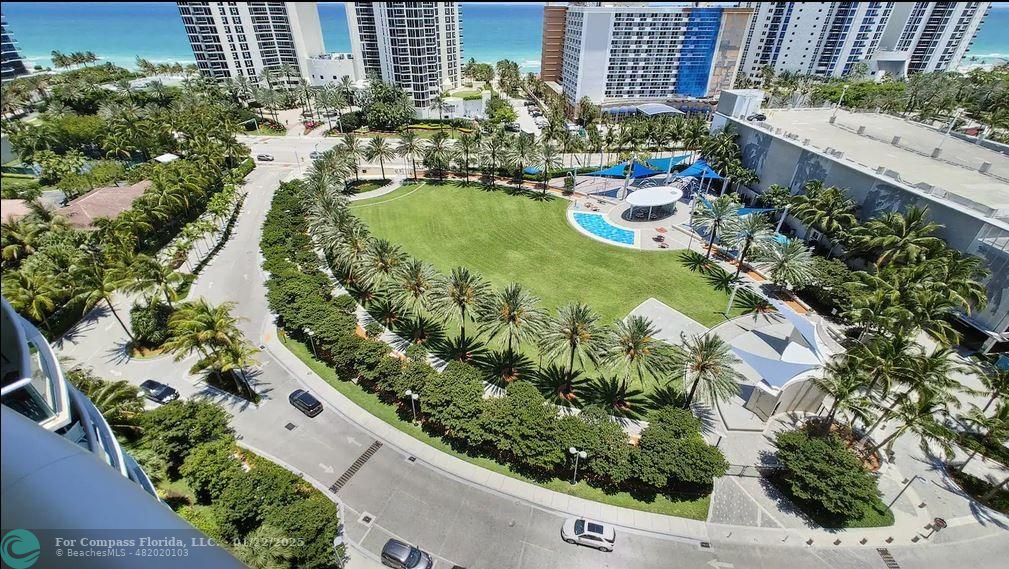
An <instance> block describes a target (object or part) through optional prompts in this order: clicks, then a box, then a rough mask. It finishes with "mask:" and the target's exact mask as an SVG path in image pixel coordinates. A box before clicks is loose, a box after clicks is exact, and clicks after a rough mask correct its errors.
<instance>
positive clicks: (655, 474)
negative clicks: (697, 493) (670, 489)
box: [634, 408, 729, 488]
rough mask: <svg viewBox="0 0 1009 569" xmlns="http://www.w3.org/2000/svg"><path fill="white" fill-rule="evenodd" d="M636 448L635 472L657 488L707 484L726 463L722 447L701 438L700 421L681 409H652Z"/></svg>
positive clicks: (722, 471) (722, 472) (717, 475)
mask: <svg viewBox="0 0 1009 569" xmlns="http://www.w3.org/2000/svg"><path fill="white" fill-rule="evenodd" d="M638 448H639V449H640V450H639V452H638V453H637V455H635V457H634V458H635V460H634V463H635V467H636V473H635V475H636V476H637V477H638V478H640V479H641V480H642V481H643V482H645V483H646V484H650V485H652V486H656V487H660V488H661V487H666V486H676V485H678V484H683V483H687V484H696V485H704V484H709V483H710V482H711V480H712V479H714V478H717V477H719V476H722V475H723V474H725V471H726V470H727V469H728V467H729V465H728V463H727V462H726V461H725V457H724V456H722V453H721V451H719V450H718V449H717V448H714V447H711V446H708V445H707V444H706V443H705V442H704V439H703V438H702V437H701V433H700V421H698V420H697V419H696V418H695V417H694V416H693V415H691V414H690V412H689V411H686V410H683V409H675V408H666V409H663V410H662V411H659V412H657V413H653V414H652V416H651V418H650V421H649V424H648V427H646V428H645V429H644V430H643V431H641V440H640V441H639V442H638Z"/></svg>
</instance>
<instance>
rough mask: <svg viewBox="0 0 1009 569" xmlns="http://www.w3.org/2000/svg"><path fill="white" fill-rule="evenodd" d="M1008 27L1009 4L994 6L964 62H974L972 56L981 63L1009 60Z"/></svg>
mask: <svg viewBox="0 0 1009 569" xmlns="http://www.w3.org/2000/svg"><path fill="white" fill-rule="evenodd" d="M1006 29H1009V6H994V7H992V9H991V12H989V13H988V17H987V18H986V19H985V22H984V24H983V25H982V26H981V31H979V32H978V34H977V36H975V37H974V45H972V46H971V48H970V51H969V52H967V56H966V57H964V59H963V61H964V63H972V61H971V58H972V57H976V58H978V60H979V62H981V63H984V62H987V63H1000V62H1004V61H1009V36H1007V35H1006V33H1005V30H1006Z"/></svg>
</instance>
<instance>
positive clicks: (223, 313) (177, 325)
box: [164, 298, 242, 367]
mask: <svg viewBox="0 0 1009 569" xmlns="http://www.w3.org/2000/svg"><path fill="white" fill-rule="evenodd" d="M234 307H235V303H234V302H225V303H222V304H219V305H217V306H213V305H211V304H210V303H209V302H207V300H206V299H204V298H201V299H199V300H197V301H195V302H186V303H183V304H180V305H179V306H178V307H177V308H176V310H175V312H174V313H173V314H172V316H171V318H170V319H169V321H168V329H169V331H170V333H171V335H170V336H169V338H168V340H167V341H166V342H165V343H164V349H165V351H167V352H170V353H174V354H175V360H176V361H180V360H182V359H183V358H185V357H186V356H188V355H190V354H191V353H193V352H194V351H195V352H199V353H200V354H201V355H202V356H203V358H202V362H201V363H202V364H203V366H204V367H207V366H208V364H210V363H211V362H213V360H214V358H215V357H217V354H218V352H220V351H221V350H223V349H225V348H228V347H230V346H233V345H235V344H240V343H242V333H241V332H240V331H239V330H238V318H236V317H235V316H233V315H232V314H231V312H232V310H233V309H234ZM232 355H236V354H232ZM228 357H230V356H228Z"/></svg>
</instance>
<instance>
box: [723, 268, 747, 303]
mask: <svg viewBox="0 0 1009 569" xmlns="http://www.w3.org/2000/svg"><path fill="white" fill-rule="evenodd" d="M739 262H740V263H742V262H743V261H742V259H740V261H739ZM741 286H743V283H736V284H734V285H732V293H730V294H729V304H728V306H726V307H725V315H726V316H728V315H729V312H731V311H732V305H733V304H734V303H735V302H736V291H738V290H739V287H741Z"/></svg>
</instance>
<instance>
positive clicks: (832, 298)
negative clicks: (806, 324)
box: [799, 256, 858, 312]
mask: <svg viewBox="0 0 1009 569" xmlns="http://www.w3.org/2000/svg"><path fill="white" fill-rule="evenodd" d="M811 270H812V280H811V281H810V283H809V284H808V285H806V286H804V287H803V288H801V289H799V292H800V293H802V294H804V295H809V296H810V297H811V298H812V299H813V300H814V301H815V302H816V303H817V304H819V305H820V306H824V307H827V308H836V309H837V310H838V311H839V312H840V311H842V310H847V309H848V308H850V307H851V303H852V295H851V292H852V291H851V286H852V283H856V282H858V279H857V278H855V276H854V271H852V270H851V269H849V268H848V265H846V264H844V262H843V261H841V260H839V259H827V258H825V257H820V256H814V257H813V264H812V267H811Z"/></svg>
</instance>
